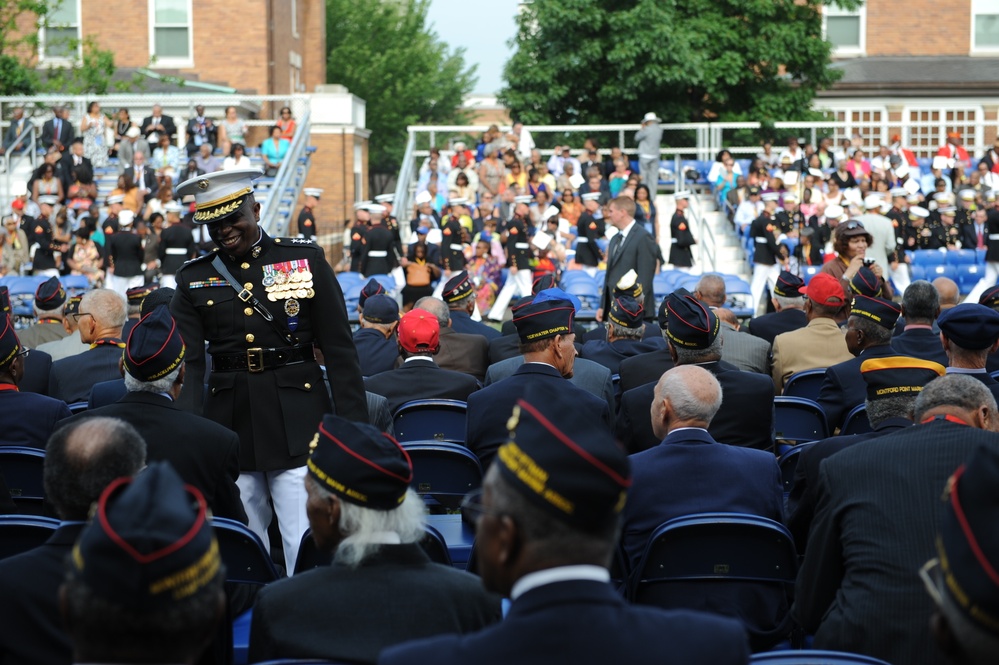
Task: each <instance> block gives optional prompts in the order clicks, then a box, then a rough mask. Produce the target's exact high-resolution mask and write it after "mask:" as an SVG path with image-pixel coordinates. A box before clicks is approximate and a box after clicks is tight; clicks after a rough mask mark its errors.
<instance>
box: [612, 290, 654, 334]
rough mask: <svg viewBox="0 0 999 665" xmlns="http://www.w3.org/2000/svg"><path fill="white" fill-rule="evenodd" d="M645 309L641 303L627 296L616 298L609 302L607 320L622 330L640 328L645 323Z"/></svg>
mask: <svg viewBox="0 0 999 665" xmlns="http://www.w3.org/2000/svg"><path fill="white" fill-rule="evenodd" d="M644 317H645V307H644V306H643V304H642V303H640V302H639V301H637V300H635V299H634V298H632V297H631V296H629V295H623V296H618V297H616V298H614V300H613V301H611V306H610V312H608V314H607V319H608V320H609V321H610V322H611V323H614V324H616V325H619V326H621V327H622V328H630V329H631V330H635V329H636V328H642V327H643V326H644V325H645V323H644V322H643V321H642V319H643V318H644Z"/></svg>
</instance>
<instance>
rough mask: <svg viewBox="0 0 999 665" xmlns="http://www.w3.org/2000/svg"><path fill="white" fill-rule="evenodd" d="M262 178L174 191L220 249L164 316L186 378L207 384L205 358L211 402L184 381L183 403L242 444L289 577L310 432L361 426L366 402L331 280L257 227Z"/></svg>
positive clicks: (196, 263) (244, 463)
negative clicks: (170, 321) (175, 330)
mask: <svg viewBox="0 0 999 665" xmlns="http://www.w3.org/2000/svg"><path fill="white" fill-rule="evenodd" d="M257 176H259V172H257V171H255V170H239V171H222V172H218V173H212V174H208V175H205V176H200V177H197V178H193V179H191V180H188V181H187V182H184V183H182V184H181V185H180V187H179V188H178V190H177V191H178V194H179V195H185V194H194V196H195V205H196V208H197V211H196V213H195V216H194V222H195V223H196V224H206V225H207V226H208V231H209V233H210V235H211V237H212V240H213V241H214V242H215V243H216V245H217V246H218V248H219V251H217V252H214V253H213V254H210V255H207V256H204V257H201V258H199V259H195V260H193V261H191V262H189V263H187V264H186V265H185V266H184V267H183V268H182V269H181V270H180V271H179V272H178V273H177V292H176V293H175V294H174V298H173V301H172V302H171V305H170V309H171V312H172V313H173V316H174V318H175V319H176V320H177V325H178V326H179V327H180V331H181V334H182V335H183V337H184V341H185V342H186V344H187V371H188V373H189V374H190V375H191V376H194V377H199V376H203V375H204V371H205V353H204V347H205V343H206V342H207V344H208V352H209V353H210V354H211V357H212V372H211V375H210V377H209V379H208V393H207V395H205V394H204V393H203V390H204V387H203V384H202V382H201V381H197V380H195V381H188V382H187V383H185V385H184V391H183V392H182V393H181V395H180V399H179V400H178V402H179V404H180V405H181V407H182V408H185V409H187V410H190V411H193V412H194V413H199V414H201V413H203V414H204V415H205V416H207V417H208V418H211V419H212V420H214V421H215V422H217V423H219V424H221V425H223V426H225V427H228V428H229V429H232V430H233V431H235V432H236V433H237V434H239V438H240V471H241V473H240V478H239V486H240V492H241V497H242V499H243V503H244V505H245V506H246V512H247V516H248V517H249V525H250V528H251V529H253V530H254V531H256V532H257V533H258V534H261V535H264V534H265V532H266V529H267V526H268V524H269V523H270V520H271V512H270V508H269V507H268V500H269V498H273V501H274V506H275V510H276V511H277V513H278V524H279V526H280V527H281V533H282V540H283V545H284V551H285V559H286V562H287V567H288V569H292V568H293V567H294V561H295V557H296V555H297V551H298V544H299V542H300V540H301V537H302V534H303V533H304V531H305V529H306V527H307V521H306V517H305V491H304V488H303V486H302V478H303V476H304V473H305V471H304V468H305V467H304V465H305V461H306V458H307V456H308V451H309V447H308V444H309V441H310V440H311V438H312V436H313V434H314V433H315V426H316V423H318V422H319V421H320V420H321V419H322V416H323V414H325V413H329V412H330V411H335V412H336V413H337V414H339V415H341V416H343V417H345V418H348V419H351V420H359V421H367V419H368V412H367V400H366V398H365V394H364V386H363V383H362V381H361V370H360V366H359V363H358V360H357V352H356V350H355V348H354V344H353V341H352V340H351V335H350V326H349V324H348V322H347V312H346V308H345V306H344V300H343V293H342V292H341V290H340V286H339V284H338V283H337V281H336V279H335V277H334V275H333V269H332V268H331V267H330V265H329V264H328V263H327V262H326V257H325V255H324V254H323V250H322V249H321V248H320V247H318V246H317V245H315V244H313V243H311V242H308V241H305V240H303V239H288V238H271V237H270V236H268V235H267V234H266V233H264V231H263V229H261V228H260V227H259V226H258V225H257V222H258V219H259V215H260V205H259V204H258V203H256V201H255V200H254V198H253V178H255V177H257ZM226 274H228V275H229V276H230V277H231V278H232V281H233V282H235V284H232V283H230V281H229V278H228V277H227V276H226ZM316 349H318V350H319V351H321V352H322V354H323V358H324V361H325V365H326V367H327V368H328V370H329V372H328V379H327V383H328V387H329V392H327V390H326V388H325V387H324V386H323V375H322V370H321V369H320V367H319V364H318V363H317V362H316V356H315V351H316ZM330 394H332V396H333V403H332V404H331V403H330V398H329V395H330ZM264 542H267V539H266V536H264Z"/></svg>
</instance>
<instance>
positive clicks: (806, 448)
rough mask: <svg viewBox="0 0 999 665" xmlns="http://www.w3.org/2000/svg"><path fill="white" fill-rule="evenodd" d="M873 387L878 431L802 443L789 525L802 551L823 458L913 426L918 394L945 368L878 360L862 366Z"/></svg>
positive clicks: (871, 416) (871, 412)
mask: <svg viewBox="0 0 999 665" xmlns="http://www.w3.org/2000/svg"><path fill="white" fill-rule="evenodd" d="M860 373H861V375H862V376H863V378H864V383H865V384H866V385H867V401H866V402H865V404H866V406H867V419H868V420H869V421H870V423H871V427H872V428H873V431H872V432H865V433H863V434H853V435H849V436H833V437H829V438H828V439H823V440H822V441H816V442H814V443H806V444H802V445H801V446H800V447H801V452H800V453H799V456H798V462H797V465H796V466H795V469H794V481H793V483H792V485H791V493H790V495H789V496H788V499H787V522H786V526H787V528H788V531H790V532H791V535H793V536H794V543H795V546H796V547H797V548H798V552H799V553H804V552H805V546H806V545H807V543H808V531H809V529H810V528H811V526H812V519H813V518H814V517H815V501H816V492H817V490H816V487H817V485H818V484H819V469H820V467H821V464H822V460H824V459H826V458H828V457H830V456H831V455H834V454H836V453H838V452H839V451H841V450H844V449H846V448H849V447H850V446H852V445H854V444H856V443H860V442H861V441H866V440H868V439H873V438H876V437H881V436H884V435H886V434H891V433H893V432H896V431H898V430H900V429H902V428H905V427H911V426H912V411H913V409H914V407H915V405H916V397H918V396H919V392H920V391H921V390H922V389H923V386H925V385H926V384H927V383H929V382H930V381H932V380H933V379H935V378H937V377H939V376H943V373H944V367H943V365H940V364H938V363H935V362H932V361H929V360H920V359H919V358H908V357H904V356H902V357H888V358H872V359H870V360H867V361H865V362H864V363H862V364H861V366H860Z"/></svg>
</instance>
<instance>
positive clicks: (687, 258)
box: [669, 192, 697, 268]
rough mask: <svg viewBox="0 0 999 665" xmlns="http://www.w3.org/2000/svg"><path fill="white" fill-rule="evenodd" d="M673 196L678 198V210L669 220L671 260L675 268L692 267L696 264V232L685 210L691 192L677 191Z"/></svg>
mask: <svg viewBox="0 0 999 665" xmlns="http://www.w3.org/2000/svg"><path fill="white" fill-rule="evenodd" d="M673 198H674V199H676V212H674V213H673V218H672V219H670V222H669V233H670V249H669V262H670V263H672V264H673V267H674V268H690V267H691V266H693V265H694V252H693V250H692V247H693V246H694V245H696V244H697V240H695V239H694V234H693V233H691V231H690V223H689V222H688V221H687V215H686V212H685V211H686V209H687V206H688V205H689V200H690V192H677V193H676V194H675V195H674V196H673Z"/></svg>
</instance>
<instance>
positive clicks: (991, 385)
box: [968, 371, 999, 402]
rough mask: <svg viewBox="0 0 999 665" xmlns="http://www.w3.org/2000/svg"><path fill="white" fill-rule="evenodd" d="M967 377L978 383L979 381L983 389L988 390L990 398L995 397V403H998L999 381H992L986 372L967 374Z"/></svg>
mask: <svg viewBox="0 0 999 665" xmlns="http://www.w3.org/2000/svg"><path fill="white" fill-rule="evenodd" d="M968 376H970V377H971V378H973V379H976V380H978V381H981V382H982V383H983V384H984V385H985V387H986V388H988V389H989V391H990V392H991V393H992V396H993V397H995V399H996V402H999V381H996V380H995V379H993V378H992V377H991V376H990V375H989V373H988V371H984V372H975V373H974V374H968Z"/></svg>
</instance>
